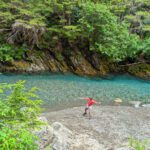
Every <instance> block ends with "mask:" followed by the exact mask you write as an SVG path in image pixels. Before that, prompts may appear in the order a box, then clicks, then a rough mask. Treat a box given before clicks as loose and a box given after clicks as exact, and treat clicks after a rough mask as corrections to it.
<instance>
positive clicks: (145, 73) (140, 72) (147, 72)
mask: <svg viewBox="0 0 150 150" xmlns="http://www.w3.org/2000/svg"><path fill="white" fill-rule="evenodd" d="M128 72H129V73H130V74H132V75H134V76H137V77H140V78H143V79H148V80H150V65H149V64H146V63H143V64H137V65H133V66H130V67H129V68H128Z"/></svg>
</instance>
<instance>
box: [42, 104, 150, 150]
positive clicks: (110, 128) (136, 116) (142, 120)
mask: <svg viewBox="0 0 150 150" xmlns="http://www.w3.org/2000/svg"><path fill="white" fill-rule="evenodd" d="M83 111H84V107H74V108H68V109H64V110H59V111H53V112H46V113H43V114H42V116H44V117H46V118H47V119H48V123H49V124H50V125H51V124H53V123H54V122H60V123H62V124H63V125H64V126H66V127H67V128H68V129H69V130H71V131H72V132H73V134H74V135H76V136H77V135H78V136H79V135H87V136H88V137H89V138H91V139H94V140H97V141H98V142H99V144H101V145H104V147H105V148H106V149H108V150H109V149H111V150H115V149H116V148H117V147H122V146H124V145H126V146H127V145H128V143H129V138H130V137H134V138H135V139H139V140H145V139H150V108H145V107H139V108H134V107H129V106H94V107H93V109H92V115H93V117H92V119H90V120H89V118H88V117H83V116H82V113H83ZM81 147H83V145H81ZM79 149H80V148H79ZM83 150H84V149H83ZM147 150H148V149H147Z"/></svg>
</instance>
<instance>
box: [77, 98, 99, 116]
mask: <svg viewBox="0 0 150 150" xmlns="http://www.w3.org/2000/svg"><path fill="white" fill-rule="evenodd" d="M80 99H85V100H87V103H86V107H85V112H84V113H83V116H85V115H86V114H87V111H89V119H91V108H92V105H93V104H98V105H100V102H96V101H95V100H94V99H92V98H91V97H88V98H80Z"/></svg>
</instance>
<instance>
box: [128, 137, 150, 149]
mask: <svg viewBox="0 0 150 150" xmlns="http://www.w3.org/2000/svg"><path fill="white" fill-rule="evenodd" d="M149 143H150V140H144V141H140V140H137V139H134V138H132V137H131V138H129V145H130V146H131V147H132V148H134V149H135V150H147V146H148V144H149Z"/></svg>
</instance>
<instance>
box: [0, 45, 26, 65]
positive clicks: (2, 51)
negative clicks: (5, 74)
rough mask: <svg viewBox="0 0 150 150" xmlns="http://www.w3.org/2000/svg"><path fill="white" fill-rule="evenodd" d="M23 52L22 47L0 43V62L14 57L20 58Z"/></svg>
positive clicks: (8, 60)
mask: <svg viewBox="0 0 150 150" xmlns="http://www.w3.org/2000/svg"><path fill="white" fill-rule="evenodd" d="M24 52H25V50H24V48H23V47H15V46H12V45H9V44H2V45H0V62H10V61H12V60H14V59H21V58H22V56H23V53H24Z"/></svg>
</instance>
